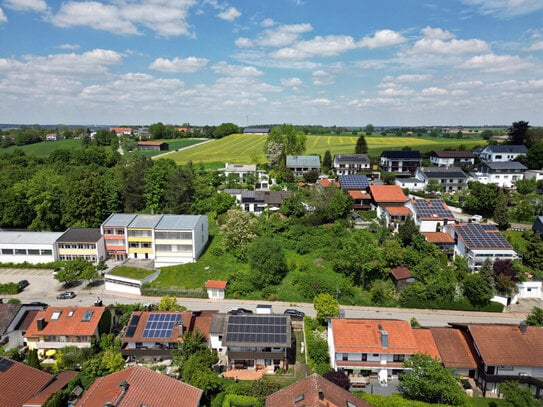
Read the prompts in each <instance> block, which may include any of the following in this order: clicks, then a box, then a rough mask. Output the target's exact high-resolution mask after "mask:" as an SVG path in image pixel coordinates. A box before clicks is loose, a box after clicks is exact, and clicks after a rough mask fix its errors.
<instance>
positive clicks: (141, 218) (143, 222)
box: [128, 215, 162, 229]
mask: <svg viewBox="0 0 543 407" xmlns="http://www.w3.org/2000/svg"><path fill="white" fill-rule="evenodd" d="M161 218H162V215H136V217H135V218H134V220H133V221H132V222H130V225H128V227H129V228H143V229H152V228H154V227H155V226H156V225H157V224H158V222H160V219H161Z"/></svg>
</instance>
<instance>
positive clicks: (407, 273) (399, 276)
mask: <svg viewBox="0 0 543 407" xmlns="http://www.w3.org/2000/svg"><path fill="white" fill-rule="evenodd" d="M390 274H392V275H393V276H394V278H395V279H396V280H405V279H407V278H412V277H413V274H411V270H409V269H408V268H407V267H405V266H398V267H394V268H393V269H392V270H390Z"/></svg>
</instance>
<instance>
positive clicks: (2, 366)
mask: <svg viewBox="0 0 543 407" xmlns="http://www.w3.org/2000/svg"><path fill="white" fill-rule="evenodd" d="M13 364H14V362H13V361H11V360H9V359H6V358H3V357H0V372H7V370H8V369H9V368H10V367H11V366H13Z"/></svg>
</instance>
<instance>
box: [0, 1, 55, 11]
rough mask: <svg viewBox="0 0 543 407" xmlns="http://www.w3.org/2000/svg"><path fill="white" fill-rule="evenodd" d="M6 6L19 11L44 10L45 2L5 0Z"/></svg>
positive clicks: (45, 8)
mask: <svg viewBox="0 0 543 407" xmlns="http://www.w3.org/2000/svg"><path fill="white" fill-rule="evenodd" d="M4 5H5V6H6V7H7V8H10V9H13V10H19V11H45V10H47V3H46V2H45V0H5V1H4Z"/></svg>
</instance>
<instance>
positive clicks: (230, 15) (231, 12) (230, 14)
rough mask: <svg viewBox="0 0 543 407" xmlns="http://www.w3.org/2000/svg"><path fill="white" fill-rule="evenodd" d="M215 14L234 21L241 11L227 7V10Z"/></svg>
mask: <svg viewBox="0 0 543 407" xmlns="http://www.w3.org/2000/svg"><path fill="white" fill-rule="evenodd" d="M217 16H218V17H219V18H220V19H223V20H226V21H234V20H235V19H236V18H238V17H239V16H241V13H240V12H239V11H238V10H237V9H236V8H235V7H229V8H228V9H227V10H225V11H223V12H221V13H219V14H217Z"/></svg>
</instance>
